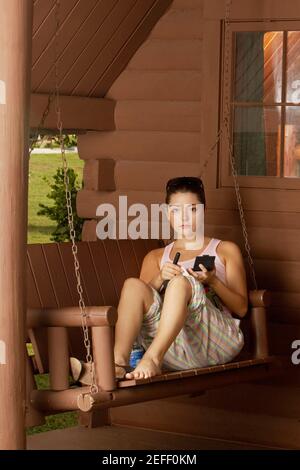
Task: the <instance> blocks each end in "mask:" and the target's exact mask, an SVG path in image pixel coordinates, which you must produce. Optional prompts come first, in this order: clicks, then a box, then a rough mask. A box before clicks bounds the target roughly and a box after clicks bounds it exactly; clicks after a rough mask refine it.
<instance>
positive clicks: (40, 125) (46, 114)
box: [29, 91, 55, 157]
mask: <svg viewBox="0 0 300 470" xmlns="http://www.w3.org/2000/svg"><path fill="white" fill-rule="evenodd" d="M54 98H55V91H51V92H50V93H49V95H48V100H47V105H46V108H45V111H44V112H43V115H42V118H41V121H40V123H39V125H38V128H37V130H36V132H35V137H33V139H31V142H30V148H29V157H30V156H31V153H32V151H33V148H34V145H35V144H36V142H37V141H38V138H39V134H40V132H41V129H42V128H43V126H44V123H45V120H46V117H47V116H48V114H49V112H50V107H51V104H52V101H53V100H54ZM42 140H43V139H42Z"/></svg>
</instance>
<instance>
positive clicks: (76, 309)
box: [27, 0, 283, 426]
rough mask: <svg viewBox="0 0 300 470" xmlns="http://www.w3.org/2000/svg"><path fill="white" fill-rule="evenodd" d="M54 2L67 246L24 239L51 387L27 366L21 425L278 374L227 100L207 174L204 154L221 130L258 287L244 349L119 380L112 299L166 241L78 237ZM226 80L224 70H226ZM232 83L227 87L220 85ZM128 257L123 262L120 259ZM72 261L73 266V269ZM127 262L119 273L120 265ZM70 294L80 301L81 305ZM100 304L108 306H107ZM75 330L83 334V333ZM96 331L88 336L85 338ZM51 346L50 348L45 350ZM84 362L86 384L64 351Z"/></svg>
mask: <svg viewBox="0 0 300 470" xmlns="http://www.w3.org/2000/svg"><path fill="white" fill-rule="evenodd" d="M230 6H231V1H230V0H226V12H225V67H226V69H227V72H228V67H229V42H230V37H229V19H230ZM59 7H60V1H59V0H56V2H55V15H56V16H55V17H56V32H55V44H56V46H55V47H56V58H55V80H56V84H55V93H52V94H50V95H49V99H48V104H47V108H46V110H45V112H44V114H43V117H42V121H41V123H42V125H43V122H44V120H45V117H46V115H47V113H48V112H49V107H50V105H51V102H52V100H53V99H54V98H55V105H56V114H57V129H58V133H59V140H60V147H61V156H62V163H63V170H64V184H65V193H66V207H67V213H68V224H69V229H70V239H71V242H68V243H49V244H43V245H37V244H35V245H28V250H27V260H28V264H27V268H28V269H27V298H28V310H27V328H28V336H29V338H30V341H31V343H32V345H33V349H34V361H35V367H36V369H37V370H38V372H39V373H43V372H46V371H49V376H50V390H37V389H36V387H35V384H34V380H33V377H34V376H33V372H34V370H33V367H32V366H33V363H32V361H31V360H30V358H28V360H27V414H28V416H27V418H28V420H27V424H28V425H30V426H32V425H35V424H37V423H39V422H40V418H41V416H42V415H45V414H53V412H54V413H55V412H61V411H68V410H81V411H82V412H85V413H86V412H92V411H94V410H107V409H109V408H111V407H119V406H123V405H129V404H134V403H138V402H142V401H148V400H156V399H161V398H166V397H171V396H177V395H186V394H195V393H196V394H198V393H201V392H203V391H205V390H209V389H213V388H217V387H223V386H226V385H230V384H233V383H240V382H248V381H253V380H258V379H264V378H269V377H270V376H272V375H275V374H278V373H279V372H280V370H282V366H283V363H282V358H281V357H279V356H271V355H270V354H269V349H268V338H267V315H266V307H267V306H268V305H269V304H270V293H269V292H267V291H266V290H258V286H257V281H256V275H255V269H254V264H253V259H252V256H251V250H250V245H249V242H248V233H247V229H246V223H245V218H244V212H243V206H242V200H241V195H240V191H239V185H238V181H237V171H236V167H235V161H234V156H233V148H232V144H231V139H230V126H229V116H230V104H229V102H228V96H229V95H228V93H226V96H227V103H226V105H225V117H224V120H223V122H222V124H221V127H220V130H219V132H218V135H217V138H216V141H215V143H214V144H213V146H212V147H211V149H210V151H209V153H208V157H207V159H206V161H205V162H204V164H203V168H202V171H201V172H200V177H201V176H202V175H203V171H204V170H205V168H206V166H207V164H208V161H209V158H211V156H212V155H213V153H214V150H215V148H216V147H217V145H218V143H219V141H220V138H221V136H222V135H224V136H225V138H226V140H227V144H228V151H229V155H230V162H231V169H232V175H233V178H234V187H235V193H236V198H237V203H238V209H239V215H240V220H241V225H242V231H243V236H244V242H245V250H246V252H247V259H248V263H249V268H250V274H251V276H252V281H253V283H254V289H253V290H249V291H248V298H249V310H248V313H247V315H246V316H245V317H243V318H242V319H241V324H240V326H241V328H242V330H243V332H244V336H245V346H244V348H243V350H242V351H241V353H240V354H239V356H238V357H237V358H235V360H234V361H232V362H229V363H226V364H221V365H216V366H210V367H202V368H195V369H188V370H179V371H174V372H166V373H162V374H160V375H157V376H154V377H149V378H143V379H124V380H120V381H116V379H115V370H114V354H113V343H114V341H113V336H114V325H115V323H116V321H117V310H116V306H117V302H118V295H119V293H120V289H121V286H122V284H123V281H124V280H125V279H126V278H127V277H129V276H130V277H131V276H133V277H139V271H140V267H141V263H142V260H143V258H144V256H145V255H146V254H147V252H148V251H150V250H151V249H154V248H159V247H163V246H164V243H163V241H162V240H142V239H139V240H104V241H96V242H77V243H76V241H75V231H74V224H73V212H72V205H71V193H70V189H69V180H68V163H67V159H66V154H65V148H64V137H63V125H62V119H61V109H60V102H59V81H58V55H57V41H58V35H59V26H60V23H59ZM226 76H227V77H228V74H226ZM225 86H229V83H228V82H227V84H226V83H225ZM123 261H124V263H123ZM72 265H73V266H72ZM122 265H123V266H124V272H123V274H122V273H121V271H120V266H122ZM76 298H79V301H78V306H75V305H76ZM103 305H105V306H103ZM80 327H81V328H82V332H83V345H82V340H81V341H80V339H79V332H80ZM90 333H91V336H92V341H91V338H90ZM47 343H48V347H47ZM70 350H71V355H74V356H76V357H79V358H80V359H85V360H86V362H87V363H88V364H89V368H90V373H91V376H92V384H91V386H89V387H80V386H71V387H70V385H69V356H70Z"/></svg>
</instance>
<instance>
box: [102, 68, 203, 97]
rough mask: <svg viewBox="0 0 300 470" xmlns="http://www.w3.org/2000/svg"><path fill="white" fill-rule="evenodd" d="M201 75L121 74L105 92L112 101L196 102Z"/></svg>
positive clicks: (180, 72)
mask: <svg viewBox="0 0 300 470" xmlns="http://www.w3.org/2000/svg"><path fill="white" fill-rule="evenodd" d="M201 77H202V72H200V71H194V70H188V71H187V70H184V71H179V70H175V71H174V70H171V71H161V70H159V71H141V70H125V71H124V72H123V73H122V75H120V77H119V78H118V79H117V80H116V81H115V82H114V84H113V85H112V86H111V88H110V89H109V91H108V93H107V94H106V97H107V98H109V99H113V100H116V101H118V100H158V101H160V100H161V101H164V100H165V101H170V100H175V101H194V100H200V99H201V95H202V91H201Z"/></svg>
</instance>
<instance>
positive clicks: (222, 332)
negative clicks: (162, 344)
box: [137, 274, 244, 370]
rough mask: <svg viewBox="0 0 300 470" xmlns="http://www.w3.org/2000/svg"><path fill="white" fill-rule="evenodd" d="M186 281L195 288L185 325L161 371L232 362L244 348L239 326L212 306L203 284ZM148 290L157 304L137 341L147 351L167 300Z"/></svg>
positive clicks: (167, 354) (153, 306)
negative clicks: (164, 301)
mask: <svg viewBox="0 0 300 470" xmlns="http://www.w3.org/2000/svg"><path fill="white" fill-rule="evenodd" d="M185 277H186V278H187V279H188V280H189V281H190V283H191V286H192V297H191V299H190V301H189V303H188V306H187V308H188V312H187V317H186V321H185V323H184V326H183V328H182V329H181V330H180V332H179V334H178V335H177V337H176V338H175V340H174V341H173V343H172V344H171V346H170V347H169V349H168V351H167V352H166V354H165V356H164V359H163V363H162V368H163V369H166V370H182V369H192V368H196V367H206V366H211V365H216V364H225V363H226V362H230V361H232V360H233V359H234V357H236V356H237V355H238V354H239V352H240V351H241V349H242V348H243V346H244V335H243V332H242V330H241V329H240V327H239V324H237V322H236V320H235V319H234V318H233V317H232V316H231V315H230V313H228V312H225V311H221V310H220V309H218V308H217V307H216V306H215V305H214V304H213V303H212V302H211V300H210V299H209V298H208V297H207V296H206V292H205V287H204V286H203V284H202V283H201V282H200V281H198V280H197V279H195V278H194V277H193V276H192V275H191V274H188V275H185ZM173 279H174V278H172V279H171V280H170V281H169V282H170V283H171V282H172V280H173ZM149 287H151V289H152V290H153V296H154V300H153V303H152V304H151V306H150V308H149V310H148V311H147V312H146V314H145V315H144V318H143V323H142V327H141V330H140V332H139V335H138V337H137V342H138V343H139V344H140V345H141V346H143V348H144V349H145V350H147V349H148V347H149V346H150V344H151V343H152V341H153V339H154V337H155V335H156V332H157V328H158V324H159V320H160V315H161V311H162V306H163V298H164V295H163V294H160V293H159V292H158V291H157V290H156V289H154V288H153V287H152V286H150V285H149Z"/></svg>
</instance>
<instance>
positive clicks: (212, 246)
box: [160, 238, 241, 325]
mask: <svg viewBox="0 0 300 470" xmlns="http://www.w3.org/2000/svg"><path fill="white" fill-rule="evenodd" d="M220 241H221V240H219V239H218V238H211V239H210V242H209V243H208V245H207V247H206V248H205V250H203V251H202V252H200V253H199V255H197V256H200V255H210V256H215V267H216V275H217V277H218V278H219V279H220V280H221V281H222V282H223V283H224V284H225V285H227V281H226V269H225V265H224V264H223V263H222V261H221V259H220V257H219V256H218V253H217V252H216V248H217V246H218V244H219V243H220ZM174 243H175V241H173V242H171V243H169V244H168V245H166V246H165V249H164V252H163V255H162V257H161V260H160V269H162V267H163V265H164V264H165V263H166V262H171V263H172V262H173V260H172V259H170V253H171V251H172V248H173V246H174ZM195 259H196V256H195V257H194V258H192V259H188V260H186V261H178V263H177V264H178V266H182V267H184V268H185V269H187V268H192V267H193V266H194V262H195ZM220 301H221V299H220ZM221 303H222V306H223V310H224V312H225V314H228V315H230V317H232V314H231V312H230V310H229V309H228V308H227V307H226V305H224V304H223V302H222V301H221ZM234 320H235V322H236V324H237V325H239V324H240V321H241V320H239V319H238V318H234Z"/></svg>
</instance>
